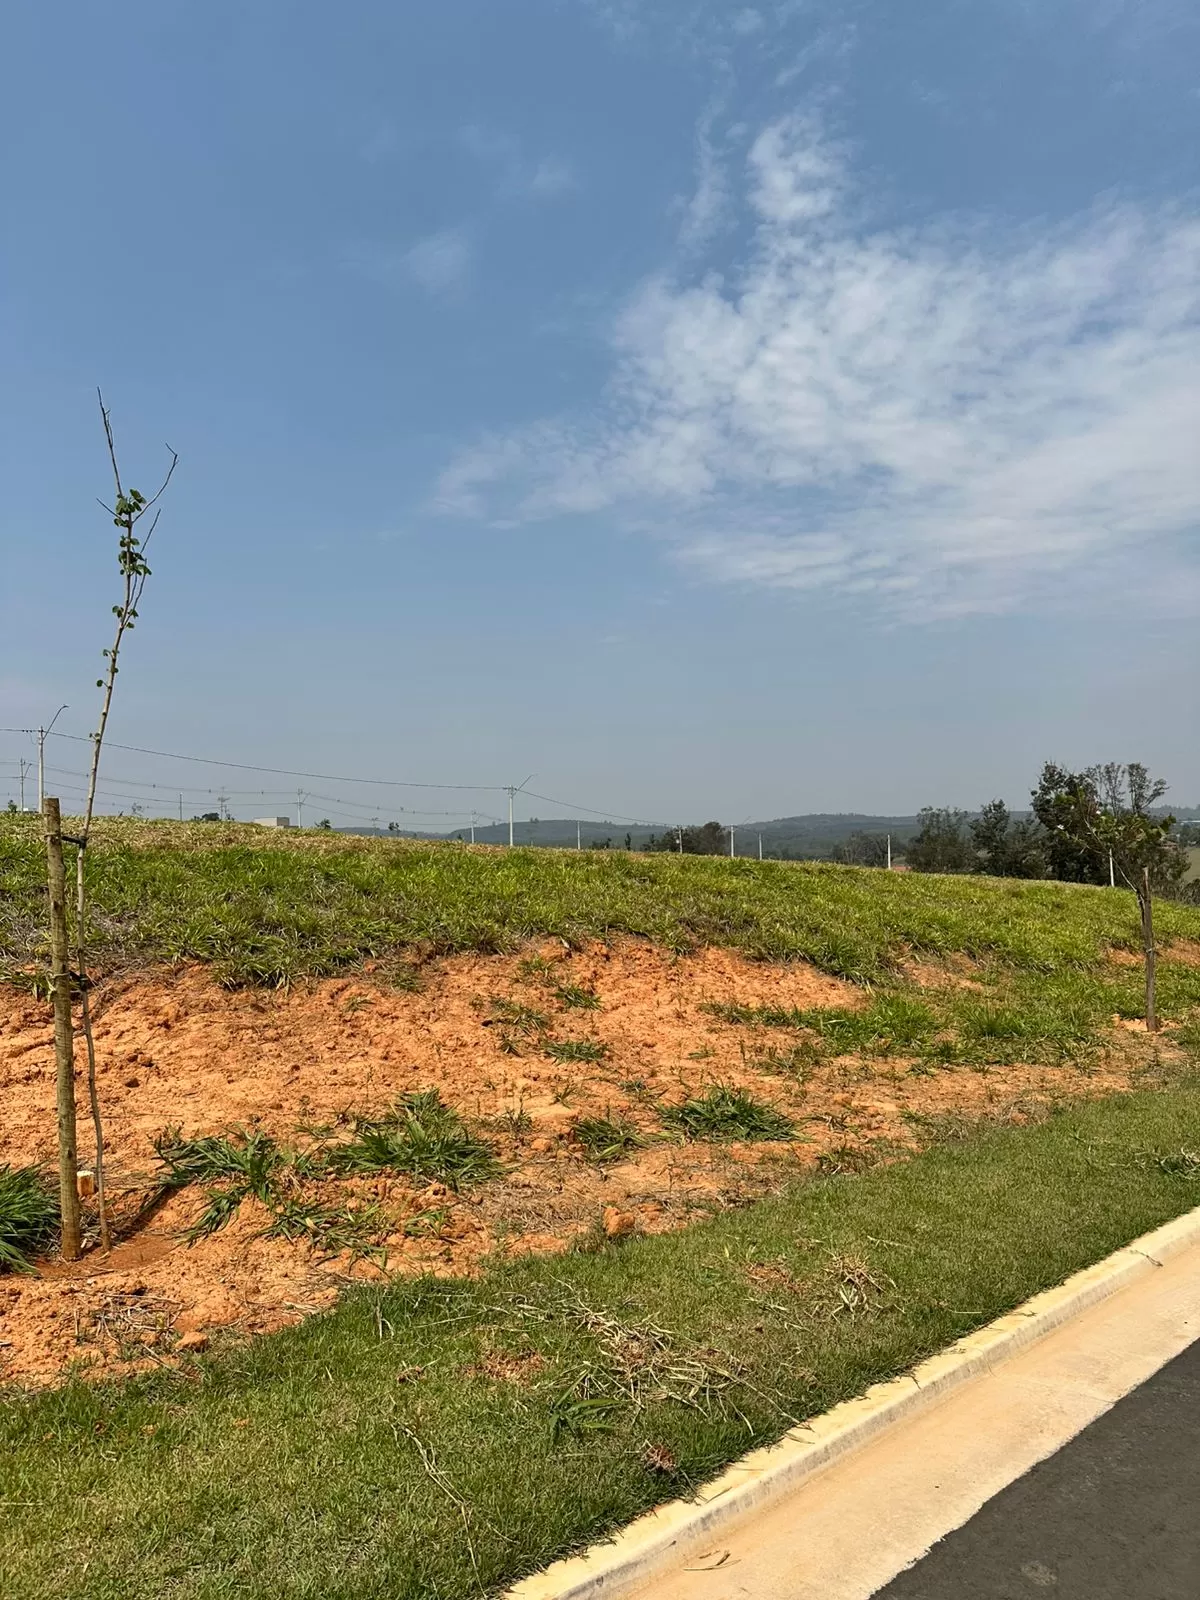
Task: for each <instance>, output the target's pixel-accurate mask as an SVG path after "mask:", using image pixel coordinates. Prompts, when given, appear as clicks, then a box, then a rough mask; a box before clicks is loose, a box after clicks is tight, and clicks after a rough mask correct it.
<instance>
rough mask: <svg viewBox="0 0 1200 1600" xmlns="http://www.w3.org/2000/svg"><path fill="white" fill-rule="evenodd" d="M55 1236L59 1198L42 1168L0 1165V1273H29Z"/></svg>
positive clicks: (56, 1234)
mask: <svg viewBox="0 0 1200 1600" xmlns="http://www.w3.org/2000/svg"><path fill="white" fill-rule="evenodd" d="M57 1236H58V1198H57V1196H56V1195H55V1193H54V1191H53V1189H52V1188H51V1187H50V1185H49V1183H48V1182H47V1181H46V1177H45V1174H44V1173H43V1171H42V1169H41V1167H10V1166H0V1272H28V1271H29V1270H30V1260H31V1258H32V1257H34V1256H37V1255H40V1254H41V1253H42V1252H43V1251H45V1250H48V1249H50V1247H51V1246H52V1245H53V1243H54V1241H55V1239H56V1238H57Z"/></svg>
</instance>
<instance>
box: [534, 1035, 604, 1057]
mask: <svg viewBox="0 0 1200 1600" xmlns="http://www.w3.org/2000/svg"><path fill="white" fill-rule="evenodd" d="M545 1053H546V1055H548V1056H549V1057H550V1059H551V1061H603V1060H604V1058H605V1056H606V1055H607V1054H608V1046H607V1045H606V1044H601V1042H600V1040H599V1039H550V1040H548V1041H547V1042H546V1046H545Z"/></svg>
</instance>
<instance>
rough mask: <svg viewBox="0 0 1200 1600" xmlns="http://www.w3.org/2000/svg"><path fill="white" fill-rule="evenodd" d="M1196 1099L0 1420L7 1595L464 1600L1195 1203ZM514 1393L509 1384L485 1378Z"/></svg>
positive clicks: (76, 1389) (454, 1291) (16, 1404)
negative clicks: (513, 1373)
mask: <svg viewBox="0 0 1200 1600" xmlns="http://www.w3.org/2000/svg"><path fill="white" fill-rule="evenodd" d="M1197 1150H1200V1088H1198V1087H1196V1086H1184V1087H1177V1088H1174V1089H1170V1090H1165V1091H1158V1092H1154V1093H1149V1092H1145V1093H1139V1094H1136V1095H1129V1096H1121V1097H1117V1098H1113V1099H1108V1100H1104V1101H1100V1102H1096V1103H1094V1104H1089V1105H1083V1106H1078V1107H1075V1108H1073V1109H1071V1110H1068V1111H1065V1112H1062V1113H1061V1114H1059V1115H1057V1116H1053V1117H1050V1118H1049V1119H1048V1120H1046V1121H1045V1122H1043V1123H1041V1124H1039V1125H1037V1126H1033V1127H1027V1128H1022V1129H1006V1130H1003V1131H997V1132H992V1133H989V1134H988V1135H986V1136H983V1137H979V1136H975V1137H971V1138H967V1139H962V1140H957V1141H954V1142H951V1143H948V1144H943V1145H939V1146H937V1147H935V1148H932V1149H930V1150H928V1151H927V1152H925V1153H924V1154H923V1155H921V1156H918V1157H917V1158H915V1159H914V1160H912V1161H909V1162H902V1163H898V1164H896V1165H893V1166H891V1167H887V1168H882V1169H876V1170H874V1171H871V1172H868V1173H866V1174H864V1175H862V1176H859V1177H836V1178H832V1179H828V1180H817V1181H813V1182H811V1183H808V1184H807V1185H804V1186H801V1187H798V1188H795V1189H792V1190H791V1191H789V1192H787V1193H785V1194H783V1195H781V1196H778V1197H776V1198H773V1199H770V1200H767V1201H763V1202H761V1203H759V1204H757V1205H755V1206H753V1207H749V1208H746V1209H744V1210H740V1211H734V1212H727V1213H724V1214H722V1215H721V1216H719V1217H717V1218H715V1219H713V1220H712V1221H711V1222H708V1223H705V1224H703V1225H701V1226H699V1227H695V1228H692V1229H689V1230H687V1231H685V1232H681V1233H677V1234H670V1235H662V1236H657V1237H650V1238H633V1239H631V1240H628V1241H625V1242H623V1243H622V1244H621V1246H620V1247H619V1248H610V1249H607V1250H604V1251H601V1252H600V1253H597V1254H579V1255H570V1256H566V1257H560V1258H557V1259H540V1260H524V1261H520V1262H517V1263H514V1264H510V1265H507V1266H497V1267H496V1268H494V1270H492V1271H491V1272H490V1273H488V1274H487V1275H485V1276H484V1277H483V1278H481V1279H478V1280H473V1281H469V1282H467V1281H451V1282H446V1281H433V1280H425V1281H421V1282H402V1283H397V1284H395V1285H393V1286H391V1287H389V1288H386V1289H382V1290H365V1289H364V1290H359V1291H357V1292H355V1293H353V1294H352V1295H350V1296H349V1297H348V1298H347V1299H345V1300H344V1301H343V1302H342V1304H340V1305H339V1306H338V1307H337V1308H336V1309H335V1310H333V1311H331V1312H329V1313H328V1314H324V1315H321V1316H317V1317H313V1318H311V1319H309V1320H308V1321H307V1322H305V1323H303V1324H301V1325H300V1326H298V1327H295V1328H292V1329H288V1330H285V1331H284V1332H281V1333H279V1334H276V1335H273V1336H271V1337H269V1338H265V1339H262V1340H259V1341H256V1342H255V1343H253V1344H249V1345H238V1344H233V1345H231V1346H230V1347H229V1348H228V1349H225V1350H217V1351H215V1352H214V1353H213V1354H211V1355H209V1356H205V1357H202V1358H200V1359H199V1360H198V1361H195V1362H194V1363H193V1364H192V1365H191V1366H190V1367H189V1370H188V1373H187V1374H186V1375H182V1376H175V1375H172V1374H170V1373H158V1374H154V1375H151V1376H146V1377H143V1378H139V1379H136V1380H130V1381H127V1382H125V1383H123V1384H102V1385H97V1386H88V1385H86V1384H84V1383H82V1382H79V1381H76V1382H72V1383H69V1384H68V1385H67V1386H66V1387H65V1388H64V1389H62V1390H60V1391H57V1392H53V1393H48V1394H45V1395H42V1396H39V1397H34V1398H28V1399H23V1398H21V1397H19V1396H16V1395H14V1396H12V1398H11V1399H10V1400H9V1401H7V1402H6V1403H5V1404H3V1405H0V1500H2V1501H3V1504H4V1521H5V1536H4V1539H3V1541H0V1593H3V1594H4V1596H5V1600H50V1597H51V1596H57V1595H61V1594H64V1593H70V1594H72V1595H74V1596H76V1597H78V1600H159V1597H162V1596H165V1595H169V1596H171V1597H172V1600H234V1597H236V1600H268V1597H270V1600H315V1597H317V1596H324V1595H335V1594H336V1595H338V1596H339V1597H342V1596H344V1597H346V1600H384V1597H387V1600H451V1597H454V1600H459V1597H464V1596H470V1595H478V1594H480V1593H481V1592H485V1591H490V1590H493V1589H496V1588H498V1587H500V1586H502V1585H503V1584H505V1583H507V1582H510V1581H512V1580H513V1579H514V1578H516V1577H517V1576H519V1575H520V1574H521V1573H524V1572H527V1571H529V1570H531V1569H533V1568H535V1567H536V1566H538V1565H540V1564H542V1563H544V1562H546V1561H548V1560H550V1559H552V1558H553V1557H554V1556H556V1555H558V1554H560V1553H562V1552H564V1551H566V1550H569V1549H572V1548H575V1547H577V1546H578V1545H579V1544H580V1543H581V1542H584V1541H586V1540H588V1539H591V1538H594V1537H596V1536H599V1535H601V1534H603V1533H604V1532H605V1531H607V1530H609V1529H611V1528H613V1527H615V1526H617V1525H619V1524H620V1523H622V1522H624V1521H626V1520H627V1519H629V1518H630V1517H633V1516H635V1515H637V1514H638V1513H639V1512H640V1511H642V1510H644V1509H646V1508H647V1507H648V1506H650V1505H651V1504H653V1503H655V1502H656V1501H658V1500H660V1499H661V1498H663V1497H664V1495H670V1494H673V1493H680V1494H683V1493H686V1492H687V1491H688V1489H689V1487H690V1486H691V1485H693V1484H695V1483H697V1482H699V1481H701V1480H703V1479H704V1478H706V1477H708V1476H710V1475H711V1474H713V1473H715V1472H716V1471H718V1470H719V1469H720V1467H721V1466H722V1465H723V1464H724V1463H725V1462H727V1461H729V1460H730V1459H732V1458H733V1457H735V1456H737V1455H739V1454H740V1453H742V1452H743V1451H744V1450H746V1449H748V1448H751V1447H752V1446H754V1445H756V1444H759V1443H762V1442H764V1441H766V1440H768V1439H771V1438H775V1437H777V1436H778V1435H779V1434H780V1433H782V1432H783V1431H785V1429H786V1428H787V1427H788V1426H789V1425H790V1423H791V1422H792V1421H793V1419H797V1418H803V1417H805V1416H809V1415H812V1414H813V1413H815V1412H819V1411H821V1410H824V1409H826V1408H827V1407H828V1406H830V1405H832V1404H834V1403H836V1402H837V1401H839V1400H842V1399H844V1398H846V1397H848V1396H850V1395H852V1394H855V1393H858V1392H861V1390H862V1389H863V1388H864V1387H866V1386H867V1385H868V1384H870V1383H872V1382H874V1381H876V1380H878V1379H881V1378H885V1377H887V1376H889V1375H891V1374H894V1373H896V1372H899V1371H902V1370H904V1369H905V1368H906V1367H908V1366H910V1365H911V1364H912V1363H913V1362H915V1361H917V1360H919V1359H920V1358H921V1357H922V1356H924V1355H927V1354H929V1353H930V1352H932V1351H934V1350H936V1349H939V1348H941V1347H943V1346H945V1345H946V1344H947V1343H949V1342H950V1341H952V1340H953V1339H955V1338H956V1337H958V1336H960V1335H961V1334H963V1333H964V1332H966V1331H967V1330H968V1329H970V1328H973V1327H976V1326H978V1325H979V1324H981V1323H983V1322H986V1321H987V1320H989V1319H990V1318H993V1317H995V1316H998V1315H999V1314H1001V1313H1002V1312H1004V1311H1006V1310H1008V1309H1010V1308H1011V1307H1012V1306H1014V1305H1016V1304H1017V1303H1019V1302H1020V1301H1022V1300H1023V1299H1025V1298H1026V1297H1027V1296H1029V1295H1031V1294H1033V1293H1035V1292H1037V1291H1038V1290H1040V1289H1043V1288H1046V1287H1047V1286H1049V1285H1050V1284H1053V1283H1055V1282H1058V1281H1060V1280H1061V1279H1062V1278H1063V1277H1065V1276H1066V1275H1067V1274H1069V1273H1070V1272H1072V1271H1075V1270H1077V1269H1078V1268H1080V1267H1082V1266H1084V1265H1086V1264H1088V1263H1090V1262H1092V1261H1094V1260H1097V1259H1098V1258H1100V1257H1101V1256H1103V1255H1105V1254H1106V1253H1108V1252H1109V1251H1111V1250H1113V1249H1115V1248H1117V1247H1118V1246H1119V1245H1121V1244H1124V1243H1126V1242H1127V1241H1128V1240H1129V1239H1131V1238H1133V1237H1134V1236H1136V1235H1137V1234H1139V1233H1141V1232H1143V1231H1145V1230H1146V1229H1149V1228H1152V1227H1154V1226H1156V1225H1157V1224H1159V1223H1161V1222H1163V1221H1165V1220H1167V1219H1168V1218H1170V1217H1172V1216H1175V1215H1177V1214H1178V1213H1179V1212H1181V1211H1182V1210H1184V1209H1186V1208H1187V1207H1189V1206H1191V1205H1194V1204H1196V1203H1198V1202H1200V1178H1197V1175H1196V1174H1197V1169H1198V1167H1200V1161H1198V1160H1197V1158H1196V1156H1195V1154H1194V1152H1196V1151H1197ZM497 1351H499V1352H501V1353H505V1354H507V1355H508V1356H510V1357H511V1358H512V1360H513V1362H514V1365H515V1366H516V1367H517V1368H518V1369H519V1370H520V1371H523V1372H524V1373H525V1374H526V1376H525V1377H524V1378H522V1379H521V1380H520V1381H506V1380H504V1379H502V1378H497V1377H495V1376H489V1375H488V1374H489V1371H493V1370H495V1369H494V1367H493V1366H489V1363H488V1361H487V1359H486V1358H487V1356H488V1355H489V1353H490V1352H491V1353H494V1352H497Z"/></svg>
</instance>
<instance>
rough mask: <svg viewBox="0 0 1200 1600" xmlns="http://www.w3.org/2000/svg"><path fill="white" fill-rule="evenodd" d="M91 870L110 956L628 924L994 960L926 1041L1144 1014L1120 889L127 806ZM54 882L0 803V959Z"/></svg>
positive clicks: (110, 824)
mask: <svg viewBox="0 0 1200 1600" xmlns="http://www.w3.org/2000/svg"><path fill="white" fill-rule="evenodd" d="M91 883H92V892H93V899H94V905H95V931H94V948H95V953H96V957H97V959H98V963H99V965H100V966H101V967H102V968H107V969H109V970H114V969H118V968H127V967H130V966H137V965H145V964H149V963H156V962H178V961H189V960H191V961H201V962H206V963H210V964H212V965H213V966H214V968H215V969H216V971H217V973H218V975H219V976H220V977H221V979H222V981H224V982H225V983H227V984H228V985H230V986H239V985H245V984H262V985H280V984H286V983H290V982H294V981H297V980H301V979H303V978H305V977H315V976H322V975H330V974H333V973H338V972H342V971H346V970H350V969H353V968H354V967H356V966H358V965H360V964H361V963H362V962H364V961H367V960H375V961H382V962H383V963H384V964H385V965H386V964H388V963H390V964H391V965H392V966H393V967H394V968H395V969H396V970H397V971H398V972H402V973H404V974H407V975H411V972H412V970H413V964H414V962H415V963H417V964H419V962H420V961H421V960H423V959H425V958H427V957H429V956H433V955H437V954H444V953H449V952H453V951H467V950H474V951H483V952H490V951H504V950H512V949H516V948H518V947H519V946H520V945H522V944H523V943H524V942H526V941H528V940H530V939H532V938H535V937H538V936H545V935H551V936H557V937H561V938H563V939H565V940H567V941H568V942H569V943H572V944H579V943H582V942H584V941H586V940H588V939H596V938H606V937H608V936H610V935H614V934H616V935H621V934H625V935H635V936H640V937H644V938H647V939H650V940H652V941H653V942H654V943H656V944H657V945H660V946H664V947H666V948H668V949H673V950H685V949H689V948H694V947H696V946H700V945H705V944H712V945H722V946H727V947H730V948H734V949H738V950H741V951H744V952H745V953H747V954H748V955H750V956H752V957H754V958H759V959H766V960H775V961H786V960H791V959H798V958H802V959H805V960H808V961H811V962H813V963H814V964H815V965H817V966H819V967H821V968H823V969H824V970H826V971H828V972H831V973H835V974H837V975H839V976H842V977H846V978H849V979H851V980H853V981H855V982H857V983H861V984H871V985H875V986H877V987H881V988H883V989H887V990H889V991H890V992H895V993H900V994H904V993H907V992H908V988H909V987H910V986H908V985H907V982H906V980H905V978H904V974H903V970H902V963H903V962H904V960H905V959H906V958H907V957H911V956H913V955H924V956H930V957H933V958H948V957H952V956H956V957H957V956H961V957H965V958H968V959H970V960H972V961H975V962H978V963H980V964H981V965H982V966H983V967H985V968H986V969H987V971H988V988H987V992H986V995H985V996H984V997H983V998H980V997H978V996H973V995H972V994H971V992H970V991H963V992H961V993H947V994H946V995H943V996H942V997H941V998H940V999H938V1000H937V1001H936V1002H933V1001H931V1000H930V998H929V996H928V995H925V994H923V995H922V998H921V1001H920V1015H921V1017H922V1018H923V1019H924V1020H923V1021H921V1022H920V1023H919V1025H918V1024H917V1023H913V1024H912V1025H911V1026H910V1029H909V1031H910V1032H912V1031H913V1029H914V1028H915V1029H916V1032H917V1033H919V1034H921V1036H922V1037H924V1038H925V1039H926V1041H927V1043H928V1044H929V1046H930V1048H933V1047H934V1045H935V1043H936V1042H937V1041H938V1040H939V1039H940V1038H941V1037H942V1033H943V1032H944V1030H945V1029H946V1028H957V1027H958V1026H959V1021H961V1024H962V1026H963V1027H965V1028H966V1029H967V1031H968V1032H970V1033H973V1034H974V1035H975V1036H977V1037H978V1038H986V1037H989V1036H991V1037H994V1038H995V1039H997V1040H998V1041H1001V1043H1002V1045H1003V1049H1005V1050H1008V1051H1010V1052H1011V1050H1013V1049H1015V1048H1017V1047H1018V1043H1019V1041H1021V1040H1025V1041H1027V1043H1028V1046H1029V1048H1030V1049H1034V1048H1035V1046H1036V1045H1037V1042H1038V1041H1039V1040H1040V1041H1050V1040H1058V1041H1060V1042H1062V1043H1065V1042H1068V1041H1069V1040H1071V1039H1084V1038H1087V1037H1090V1036H1092V1035H1093V1033H1094V1031H1095V1030H1096V1029H1097V1028H1099V1027H1100V1026H1101V1025H1102V1024H1103V1023H1104V1022H1105V1021H1106V1020H1108V1019H1111V1017H1112V1016H1113V1015H1114V1014H1118V1015H1122V1016H1130V1017H1136V1016H1138V1015H1140V1014H1141V1009H1140V1008H1141V1003H1142V1002H1141V993H1140V974H1139V971H1138V969H1137V966H1136V964H1118V963H1116V962H1114V961H1113V960H1112V959H1111V954H1110V953H1111V952H1112V951H1114V950H1116V951H1118V952H1120V951H1136V950H1137V948H1138V938H1139V936H1138V922H1137V915H1136V910H1135V906H1134V902H1133V898H1132V896H1131V895H1129V894H1127V893H1126V892H1124V891H1121V890H1111V889H1097V888H1090V887H1086V886H1080V885H1072V884H1062V883H1051V882H1018V881H1015V880H1008V879H992V878H982V877H933V876H926V875H923V874H917V873H907V874H902V873H895V874H892V873H885V872H879V871H872V870H870V869H863V868H854V867H840V866H835V865H832V864H828V863H817V862H772V861H764V862H758V861H745V860H738V861H729V860H727V859H724V858H721V857H703V856H674V855H669V854H668V855H638V854H628V853H626V852H624V851H586V850H585V851H581V852H575V851H553V852H551V851H546V850H534V849H516V850H512V851H510V850H496V849H491V848H487V847H476V848H475V849H471V848H470V847H469V846H464V845H459V844H452V843H444V842H443V843H421V842H414V841H411V840H398V839H395V838H392V839H386V840H384V839H362V838H349V837H345V836H340V835H336V834H330V833H321V832H315V831H306V832H299V831H295V832H292V833H287V834H284V833H280V834H271V835H267V834H264V832H263V831H262V830H260V829H255V828H253V827H249V826H244V825H238V824H212V823H207V824H205V823H201V824H186V823H185V824H179V823H170V822H131V821H124V820H120V821H118V820H104V821H102V822H101V823H100V824H99V825H98V826H97V829H96V833H95V836H94V843H93V846H92V851H91ZM44 896H45V889H44V865H43V854H42V847H41V842H40V837H39V833H38V828H37V824H36V822H35V821H34V820H33V819H31V818H20V817H18V818H12V819H5V820H4V821H3V822H2V823H0V966H4V967H6V968H7V969H8V970H9V971H10V972H16V971H17V970H18V969H21V968H25V967H28V966H29V964H31V963H33V962H35V961H37V960H39V959H40V958H41V957H42V956H43V955H44V952H45V916H44ZM1157 926H1158V932H1159V937H1160V939H1161V940H1162V942H1163V944H1164V945H1165V946H1166V947H1167V948H1168V952H1169V950H1170V947H1171V942H1172V941H1173V940H1188V941H1194V940H1197V939H1200V909H1197V908H1195V907H1188V906H1182V905H1177V904H1173V903H1163V904H1161V905H1160V906H1159V907H1158V910H1157ZM1160 990H1161V1004H1162V1008H1163V1012H1164V1014H1165V1015H1166V1016H1168V1017H1173V1016H1181V1017H1182V1016H1187V1015H1188V1014H1189V1013H1190V1011H1191V1008H1193V1007H1195V1006H1198V1005H1200V968H1198V967H1197V966H1196V965H1195V964H1194V962H1193V961H1192V960H1191V959H1190V957H1189V958H1180V959H1172V958H1171V957H1170V955H1169V953H1168V957H1167V959H1165V960H1164V961H1163V963H1162V972H1161V978H1160ZM952 1013H953V1015H952ZM959 1013H962V1017H961V1018H960V1019H959V1021H956V1020H955V1019H956V1018H958V1017H959ZM1005 1041H1006V1042H1005ZM912 1042H913V1043H914V1044H915V1042H916V1041H915V1037H914V1040H913V1041H912ZM943 1043H944V1041H943ZM938 1047H939V1048H940V1047H941V1046H938ZM999 1047H1000V1046H999V1045H998V1048H999Z"/></svg>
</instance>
